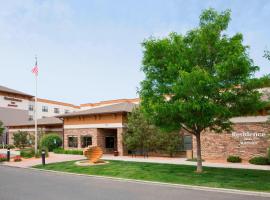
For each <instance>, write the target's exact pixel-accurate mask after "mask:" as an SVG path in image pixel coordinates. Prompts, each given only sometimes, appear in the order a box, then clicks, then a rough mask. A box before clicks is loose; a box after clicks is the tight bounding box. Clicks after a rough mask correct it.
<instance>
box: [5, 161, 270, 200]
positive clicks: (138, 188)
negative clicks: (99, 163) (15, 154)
mask: <svg viewBox="0 0 270 200" xmlns="http://www.w3.org/2000/svg"><path fill="white" fill-rule="evenodd" d="M174 199H175V200H194V199H196V200H221V199H222V200H227V199H228V200H266V199H267V200H269V197H268V198H267V197H255V196H248V195H239V194H230V193H223V192H212V191H211V192H210V191H201V190H194V189H183V188H178V187H173V186H165V185H157V184H145V183H137V182H125V181H118V180H112V179H106V178H95V177H86V176H76V175H67V174H56V173H52V172H42V171H36V170H31V169H19V168H13V167H7V166H0V200H174Z"/></svg>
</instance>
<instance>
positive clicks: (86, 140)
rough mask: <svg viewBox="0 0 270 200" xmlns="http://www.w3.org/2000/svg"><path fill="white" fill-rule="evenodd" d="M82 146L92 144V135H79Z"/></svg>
mask: <svg viewBox="0 0 270 200" xmlns="http://www.w3.org/2000/svg"><path fill="white" fill-rule="evenodd" d="M81 143H82V145H81V146H82V148H86V147H88V146H91V145H92V137H91V136H82V137H81Z"/></svg>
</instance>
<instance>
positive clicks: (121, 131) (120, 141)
mask: <svg viewBox="0 0 270 200" xmlns="http://www.w3.org/2000/svg"><path fill="white" fill-rule="evenodd" d="M123 134H125V129H124V128H117V151H118V152H119V155H120V156H123V155H126V150H125V148H124V145H123Z"/></svg>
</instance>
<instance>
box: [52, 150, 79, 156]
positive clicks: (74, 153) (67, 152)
mask: <svg viewBox="0 0 270 200" xmlns="http://www.w3.org/2000/svg"><path fill="white" fill-rule="evenodd" d="M53 152H54V153H56V154H73V155H83V151H82V150H77V149H74V150H65V149H63V148H58V149H54V150H53Z"/></svg>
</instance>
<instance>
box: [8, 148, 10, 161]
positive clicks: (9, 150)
mask: <svg viewBox="0 0 270 200" xmlns="http://www.w3.org/2000/svg"><path fill="white" fill-rule="evenodd" d="M7 161H8V162H9V161H10V148H7Z"/></svg>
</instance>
